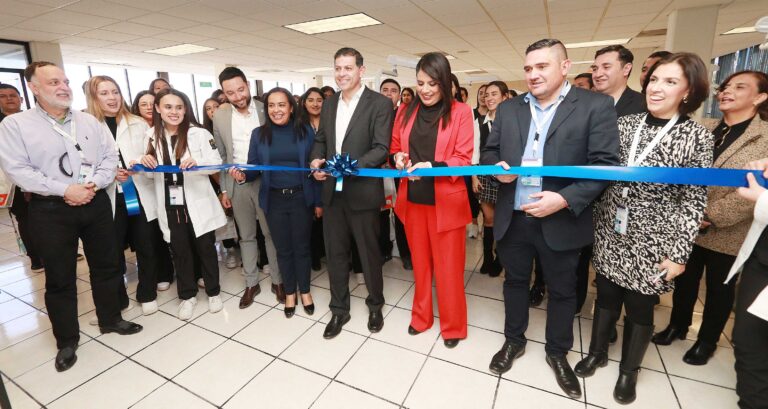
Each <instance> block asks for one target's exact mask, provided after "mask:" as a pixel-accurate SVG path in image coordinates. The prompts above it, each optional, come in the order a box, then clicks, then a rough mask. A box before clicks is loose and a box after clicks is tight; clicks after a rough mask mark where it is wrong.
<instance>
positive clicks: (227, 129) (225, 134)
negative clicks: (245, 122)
mask: <svg viewBox="0 0 768 409" xmlns="http://www.w3.org/2000/svg"><path fill="white" fill-rule="evenodd" d="M234 110H235V107H234V106H232V104H229V107H228V108H227V110H226V111H224V112H225V113H226V115H224V118H225V119H226V120H225V121H224V123H223V124H222V132H221V138H222V139H224V146H225V147H226V149H227V161H228V162H230V163H231V162H232V156H233V154H232V149H233V146H232V115H234Z"/></svg>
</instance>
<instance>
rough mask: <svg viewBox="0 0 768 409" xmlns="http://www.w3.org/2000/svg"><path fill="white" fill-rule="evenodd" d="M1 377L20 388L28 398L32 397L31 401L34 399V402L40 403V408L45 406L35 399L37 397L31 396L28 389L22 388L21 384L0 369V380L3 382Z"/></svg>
mask: <svg viewBox="0 0 768 409" xmlns="http://www.w3.org/2000/svg"><path fill="white" fill-rule="evenodd" d="M3 377H5V378H6V379H7V380H8V382H9V383H12V384H13V385H14V386H16V387H17V388H19V390H21V391H22V392H24V394H25V395H27V396H29V398H30V399H32V400H33V401H35V403H37V404H38V405H40V407H42V408H44V407H45V405H44V404H42V403H41V402H40V401H39V400H37V398H36V397H34V396H32V394H31V393H30V392H29V391H27V390H26V389H24V388H23V387H22V386H21V385H20V384H19V383H18V382H16V381H15V380H14V379H13V378H11V377H10V376H8V375H7V374H6V373H4V372H3V371H0V382H5V381H3V379H2V378H3Z"/></svg>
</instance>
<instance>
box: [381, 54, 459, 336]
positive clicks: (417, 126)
mask: <svg viewBox="0 0 768 409" xmlns="http://www.w3.org/2000/svg"><path fill="white" fill-rule="evenodd" d="M450 75H451V66H450V64H449V63H448V60H447V59H446V58H445V56H443V55H442V54H438V53H429V54H426V55H424V56H423V57H422V58H421V60H419V63H418V65H417V66H416V81H417V87H416V88H417V92H416V94H417V99H416V101H414V102H413V103H411V104H408V105H404V106H401V107H400V109H399V110H398V113H397V117H396V119H395V125H394V127H393V130H392V144H391V148H390V153H391V154H392V155H391V161H392V162H393V164H394V166H395V167H397V168H398V169H407V170H408V171H409V172H410V171H413V170H414V169H418V168H431V167H444V166H468V165H469V164H470V161H471V158H472V148H473V138H474V128H473V122H472V120H473V119H472V110H471V108H470V107H469V106H468V105H467V104H463V103H460V102H458V101H456V100H454V98H453V95H452V94H451V78H450ZM395 213H397V215H398V217H400V220H403V223H404V225H405V234H406V236H407V238H408V244H409V246H410V248H411V254H412V255H411V257H412V261H413V272H414V278H415V280H416V293H415V295H414V298H413V309H412V315H411V316H412V318H411V325H410V326H409V327H408V333H409V334H411V335H416V334H418V333H420V332H423V331H426V330H427V329H429V328H430V327H431V326H432V324H433V322H434V314H433V313H432V275H433V272H434V276H435V282H436V284H437V299H438V309H439V311H440V329H441V332H442V336H443V340H444V342H445V346H446V347H448V348H453V347H455V346H456V345H457V344H458V343H459V340H460V339H464V338H466V337H467V302H466V297H465V295H464V264H465V239H466V234H465V227H466V225H467V224H468V223H469V222H470V220H471V219H472V215H471V212H470V210H469V202H468V201H467V188H466V184H465V183H464V179H463V177H461V176H441V177H421V178H420V177H409V178H402V179H401V181H400V187H399V190H398V200H397V203H396V204H395Z"/></svg>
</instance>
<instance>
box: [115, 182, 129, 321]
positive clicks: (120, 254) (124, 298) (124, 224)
mask: <svg viewBox="0 0 768 409" xmlns="http://www.w3.org/2000/svg"><path fill="white" fill-rule="evenodd" d="M128 239H129V233H128V209H127V207H126V205H125V196H123V194H122V193H116V195H115V247H116V248H117V264H118V267H119V269H120V274H121V275H122V276H123V279H122V280H121V281H122V286H123V290H122V291H121V292H120V308H126V307H128V304H129V303H130V300H129V299H128V289H127V288H126V287H125V272H126V268H127V266H126V265H125V249H127V248H128Z"/></svg>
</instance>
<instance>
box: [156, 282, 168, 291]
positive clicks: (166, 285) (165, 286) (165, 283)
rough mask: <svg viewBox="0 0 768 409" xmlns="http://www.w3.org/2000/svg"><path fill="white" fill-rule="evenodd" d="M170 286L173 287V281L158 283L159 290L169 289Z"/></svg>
mask: <svg viewBox="0 0 768 409" xmlns="http://www.w3.org/2000/svg"><path fill="white" fill-rule="evenodd" d="M169 288H171V283H169V282H167V281H161V282H159V283H157V291H167V290H168V289H169Z"/></svg>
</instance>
